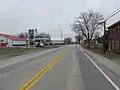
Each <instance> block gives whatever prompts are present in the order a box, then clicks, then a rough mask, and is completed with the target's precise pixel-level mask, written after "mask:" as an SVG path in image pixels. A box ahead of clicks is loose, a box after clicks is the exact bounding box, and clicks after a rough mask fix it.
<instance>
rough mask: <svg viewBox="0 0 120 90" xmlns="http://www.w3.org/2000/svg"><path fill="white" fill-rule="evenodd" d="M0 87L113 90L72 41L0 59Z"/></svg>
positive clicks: (1, 89) (14, 89)
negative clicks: (51, 47)
mask: <svg viewBox="0 0 120 90" xmlns="http://www.w3.org/2000/svg"><path fill="white" fill-rule="evenodd" d="M0 90H116V89H115V88H114V87H113V85H111V84H110V83H109V81H108V80H107V79H106V78H105V77H104V76H103V75H102V74H101V73H100V72H99V70H98V69H97V68H96V67H95V66H94V65H93V64H92V63H91V61H90V60H89V59H88V57H86V56H85V54H84V53H83V52H82V51H81V50H79V49H78V48H77V47H76V45H69V46H63V47H58V48H53V49H48V50H45V51H41V52H36V53H35V52H34V53H29V54H26V55H22V56H18V57H14V58H11V59H7V60H6V61H3V62H2V61H1V62H0Z"/></svg>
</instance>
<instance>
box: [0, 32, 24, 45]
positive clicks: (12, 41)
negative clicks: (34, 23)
mask: <svg viewBox="0 0 120 90" xmlns="http://www.w3.org/2000/svg"><path fill="white" fill-rule="evenodd" d="M2 42H6V43H7V47H13V46H24V45H26V39H24V38H19V37H15V36H12V35H9V34H3V33H0V45H1V43H2Z"/></svg>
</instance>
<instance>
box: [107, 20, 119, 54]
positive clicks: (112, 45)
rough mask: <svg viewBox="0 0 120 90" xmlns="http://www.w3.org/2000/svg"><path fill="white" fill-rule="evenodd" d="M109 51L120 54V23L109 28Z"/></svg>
mask: <svg viewBox="0 0 120 90" xmlns="http://www.w3.org/2000/svg"><path fill="white" fill-rule="evenodd" d="M107 42H108V49H109V50H110V51H113V52H116V53H120V21H118V22H116V23H114V24H113V25H111V26H109V27H108V35H107Z"/></svg>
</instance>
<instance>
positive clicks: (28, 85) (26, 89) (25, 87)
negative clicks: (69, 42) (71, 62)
mask: <svg viewBox="0 0 120 90" xmlns="http://www.w3.org/2000/svg"><path fill="white" fill-rule="evenodd" d="M62 57H63V53H61V54H59V55H58V56H57V57H56V58H55V59H53V60H52V62H50V63H49V64H48V65H47V66H46V67H45V68H43V69H42V70H41V71H40V72H39V73H37V74H36V75H35V76H34V77H33V78H32V79H31V80H29V81H28V82H27V83H26V84H25V85H23V86H22V87H21V88H20V90H30V88H31V87H32V86H33V85H35V83H36V82H37V81H38V80H40V79H41V78H42V76H44V74H45V73H46V72H48V71H49V70H50V69H51V68H52V67H53V66H54V65H55V63H57V62H58V60H60V59H61V58H62Z"/></svg>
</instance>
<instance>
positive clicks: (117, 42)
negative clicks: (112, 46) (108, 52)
mask: <svg viewBox="0 0 120 90" xmlns="http://www.w3.org/2000/svg"><path fill="white" fill-rule="evenodd" d="M116 52H119V41H116Z"/></svg>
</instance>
